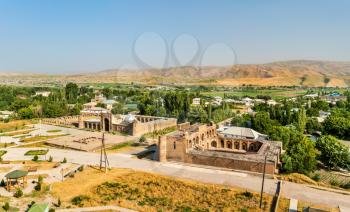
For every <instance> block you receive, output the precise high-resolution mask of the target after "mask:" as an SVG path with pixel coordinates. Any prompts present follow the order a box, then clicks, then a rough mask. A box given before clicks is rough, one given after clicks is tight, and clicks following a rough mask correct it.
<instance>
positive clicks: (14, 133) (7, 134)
mask: <svg viewBox="0 0 350 212" xmlns="http://www.w3.org/2000/svg"><path fill="white" fill-rule="evenodd" d="M32 131H33V129H29V130H18V131H14V132H8V133H4V134H2V136H16V135H24V134H28V133H30V132H32Z"/></svg>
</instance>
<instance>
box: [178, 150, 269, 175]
mask: <svg viewBox="0 0 350 212" xmlns="http://www.w3.org/2000/svg"><path fill="white" fill-rule="evenodd" d="M184 162H185V163H193V164H199V165H206V166H216V167H222V168H228V169H236V170H245V171H250V172H259V173H263V171H264V163H263V162H255V161H246V160H238V159H231V158H222V157H212V156H205V155H199V154H189V153H186V155H185V161H184ZM274 173H275V164H274V163H270V162H267V163H266V174H271V175H273V174H274Z"/></svg>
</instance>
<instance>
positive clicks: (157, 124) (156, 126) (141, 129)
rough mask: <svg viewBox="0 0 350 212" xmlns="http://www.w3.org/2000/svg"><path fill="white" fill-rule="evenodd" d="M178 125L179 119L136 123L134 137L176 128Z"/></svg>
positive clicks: (134, 124) (133, 131)
mask: <svg viewBox="0 0 350 212" xmlns="http://www.w3.org/2000/svg"><path fill="white" fill-rule="evenodd" d="M176 125H177V119H174V118H166V119H157V120H155V121H150V122H145V123H141V122H134V123H133V126H132V131H131V132H132V135H133V136H140V135H143V134H146V133H151V132H154V131H158V130H162V129H166V128H169V127H174V126H176Z"/></svg>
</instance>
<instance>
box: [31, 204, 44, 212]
mask: <svg viewBox="0 0 350 212" xmlns="http://www.w3.org/2000/svg"><path fill="white" fill-rule="evenodd" d="M48 209H49V204H48V203H41V204H37V203H35V204H34V205H32V207H30V209H29V210H28V212H45V211H48Z"/></svg>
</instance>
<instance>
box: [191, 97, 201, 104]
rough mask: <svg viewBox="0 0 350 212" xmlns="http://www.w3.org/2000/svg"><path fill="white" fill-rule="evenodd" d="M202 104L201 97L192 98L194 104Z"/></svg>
mask: <svg viewBox="0 0 350 212" xmlns="http://www.w3.org/2000/svg"><path fill="white" fill-rule="evenodd" d="M200 104H201V98H193V99H192V105H200Z"/></svg>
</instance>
